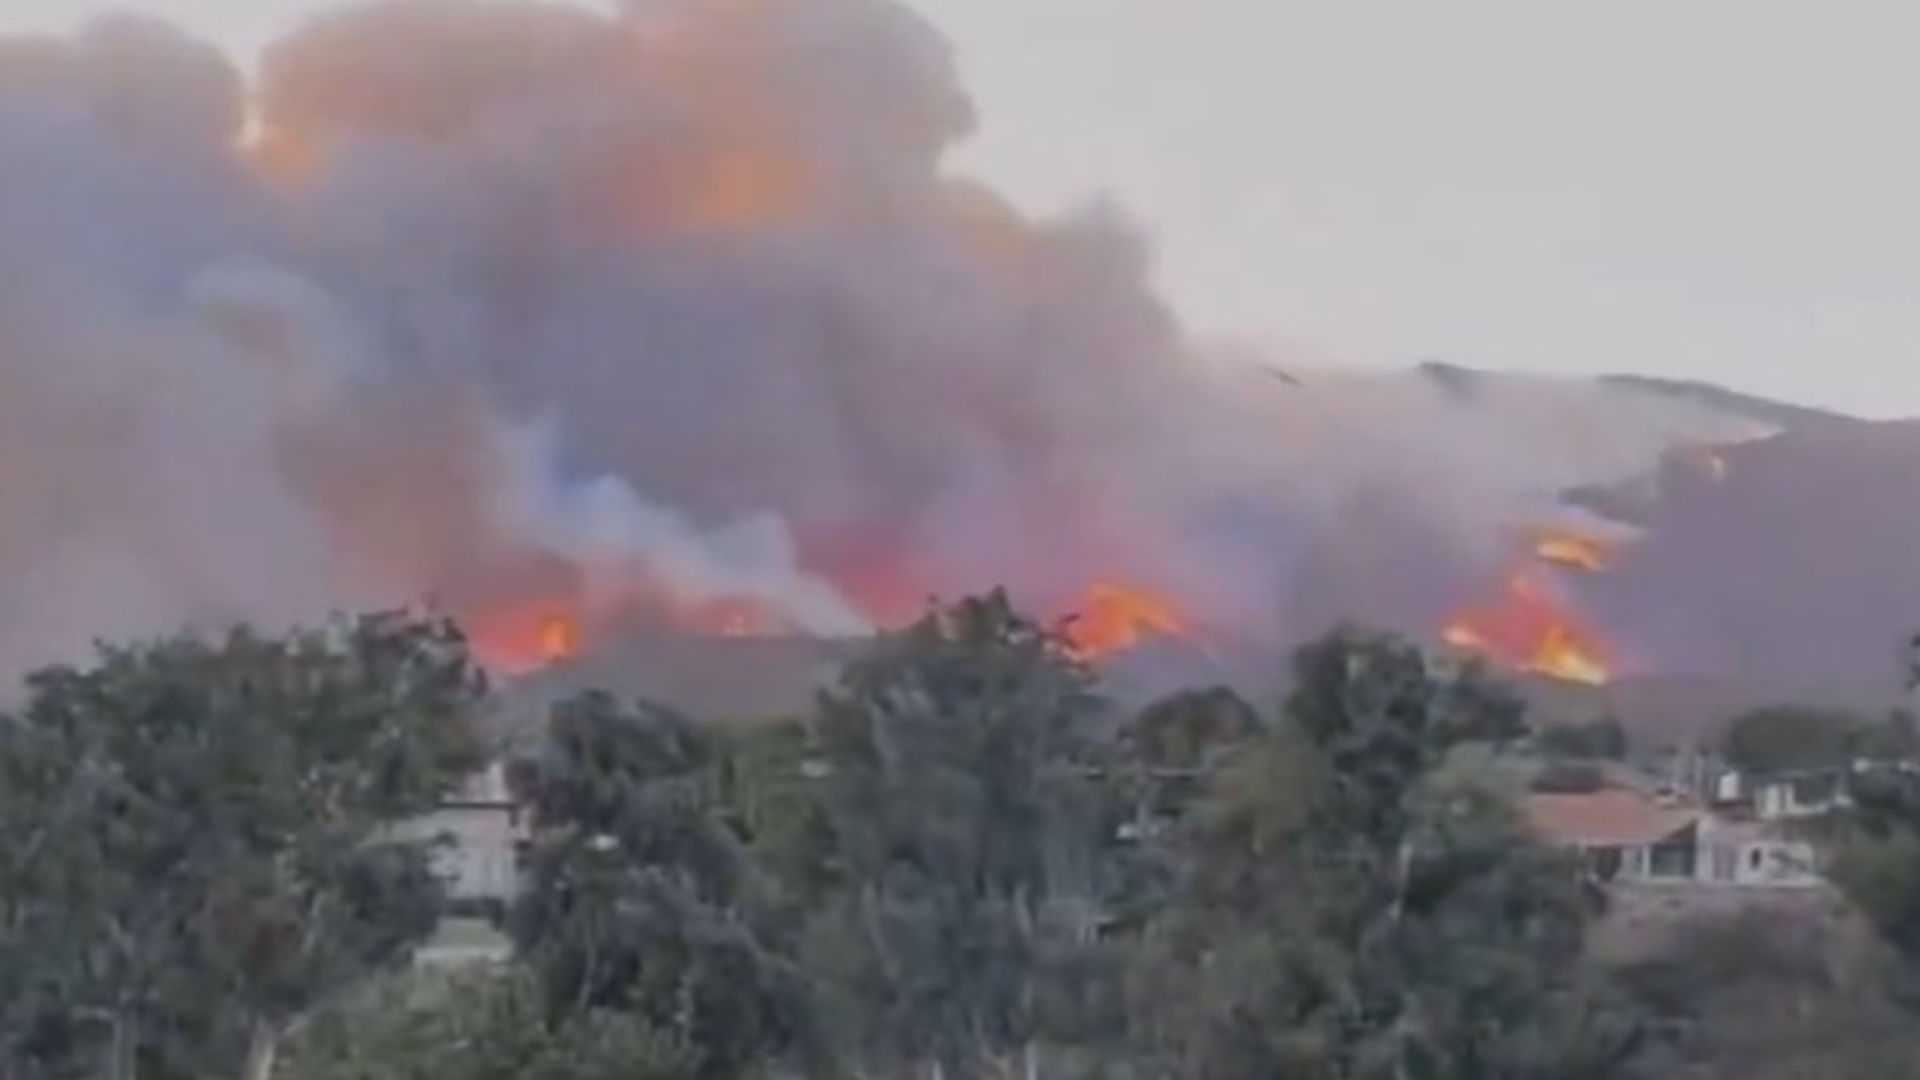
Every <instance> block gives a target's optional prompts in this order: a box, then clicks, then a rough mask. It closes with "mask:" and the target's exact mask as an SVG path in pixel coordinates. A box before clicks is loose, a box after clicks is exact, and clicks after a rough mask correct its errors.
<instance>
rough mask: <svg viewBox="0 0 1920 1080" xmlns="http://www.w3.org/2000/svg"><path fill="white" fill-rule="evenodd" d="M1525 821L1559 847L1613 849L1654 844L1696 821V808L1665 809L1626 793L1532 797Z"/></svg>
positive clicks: (1645, 797) (1644, 797)
mask: <svg viewBox="0 0 1920 1080" xmlns="http://www.w3.org/2000/svg"><path fill="white" fill-rule="evenodd" d="M1525 809H1526V817H1527V821H1528V823H1529V824H1530V825H1532V827H1533V830H1534V832H1536V833H1537V834H1539V836H1540V837H1541V838H1542V839H1544V840H1546V841H1548V842H1550V843H1555V844H1579V845H1584V846H1589V847H1613V846H1619V845H1626V844H1651V843H1654V842H1656V841H1659V840H1664V839H1666V838H1667V837H1669V836H1672V835H1673V834H1674V833H1676V832H1679V831H1680V830H1682V829H1684V828H1686V827H1687V826H1688V825H1691V824H1693V823H1694V822H1696V821H1698V820H1699V819H1700V817H1701V812H1700V810H1699V809H1698V808H1697V807H1692V806H1686V805H1667V804H1663V803H1662V802H1660V801H1659V800H1657V799H1654V798H1653V797H1651V796H1648V795H1645V794H1642V793H1640V792H1637V791H1630V790H1628V789H1626V788H1604V789H1602V790H1600V791H1595V792H1591V793H1587V794H1579V795H1549V794H1532V795H1529V796H1527V799H1526V806H1525Z"/></svg>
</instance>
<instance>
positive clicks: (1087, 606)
mask: <svg viewBox="0 0 1920 1080" xmlns="http://www.w3.org/2000/svg"><path fill="white" fill-rule="evenodd" d="M1191 631H1192V623H1191V621H1190V620H1189V619H1188V618H1187V616H1186V615H1185V614H1183V613H1182V612H1181V610H1180V608H1179V607H1178V606H1177V605H1176V604H1175V603H1174V602H1173V601H1172V600H1171V599H1170V598H1168V597H1166V596H1163V595H1161V594H1159V593H1156V592H1153V591H1151V590H1148V589H1145V588H1141V587H1139V586H1134V585H1125V584H1121V583H1118V582H1111V581H1103V582H1096V583H1095V584H1094V585H1092V586H1091V587H1090V588H1088V589H1087V593H1086V596H1085V597H1084V598H1083V599H1082V600H1081V602H1080V607H1079V610H1078V611H1077V612H1076V613H1075V614H1074V615H1073V616H1071V617H1070V618H1069V620H1068V622H1067V623H1066V631H1065V633H1066V638H1067V643H1068V645H1069V647H1070V648H1071V649H1072V650H1073V652H1074V654H1075V655H1076V656H1078V657H1079V658H1080V659H1082V660H1099V659H1101V658H1103V657H1107V656H1111V655H1113V654H1115V653H1119V652H1125V651H1126V650H1128V649H1131V648H1134V647H1136V646H1138V645H1140V644H1141V643H1142V642H1144V641H1146V640H1148V639H1150V638H1154V637H1184V636H1186V635H1187V634H1189V633H1191Z"/></svg>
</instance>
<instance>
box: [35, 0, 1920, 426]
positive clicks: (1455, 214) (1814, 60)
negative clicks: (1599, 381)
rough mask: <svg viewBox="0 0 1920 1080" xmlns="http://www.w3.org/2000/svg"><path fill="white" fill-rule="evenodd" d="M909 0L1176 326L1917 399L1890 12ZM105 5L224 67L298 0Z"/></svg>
mask: <svg viewBox="0 0 1920 1080" xmlns="http://www.w3.org/2000/svg"><path fill="white" fill-rule="evenodd" d="M800 2H803V0H800ZM910 2H912V3H913V4H914V6H916V7H919V8H920V9H921V10H923V11H924V12H926V13H927V14H928V15H929V16H930V17H931V18H932V19H933V20H934V21H935V22H936V23H938V24H939V25H940V26H941V27H943V28H944V29H945V30H946V31H947V33H948V34H949V35H950V36H951V37H952V38H953V40H954V41H955V43H956V44H957V46H958V48H959V51H960V59H961V64H962V67H963V69H964V71H965V73H966V76H967V81H968V84H969V86H970V88H971V89H972V90H973V92H974V95H975V98H976V100H977V101H978V103H979V105H980V111H981V116H982V121H983V123H982V130H981V133H980V135H979V137H978V138H977V139H976V140H975V142H974V143H972V144H971V145H969V146H968V147H967V148H966V149H965V151H964V153H963V155H962V160H963V162H964V163H965V164H966V166H967V167H968V168H969V169H971V170H972V171H975V172H978V173H982V174H984V175H986V176H987V177H989V178H990V179H992V180H994V181H995V182H996V183H998V184H999V185H1000V186H1001V187H1002V188H1003V189H1004V190H1007V191H1008V192H1010V193H1011V194H1012V195H1014V196H1015V198H1016V199H1018V200H1019V201H1020V202H1022V203H1023V204H1025V205H1027V206H1029V207H1032V208H1035V209H1041V210H1048V209H1055V208H1060V207H1065V206H1070V205H1073V204H1074V203H1076V202H1081V201H1084V200H1085V199H1087V198H1089V197H1092V196H1094V195H1098V194H1101V193H1108V194H1111V195H1113V196H1115V197H1117V199H1118V200H1119V201H1120V202H1121V203H1122V204H1123V205H1124V206H1126V207H1127V208H1128V209H1129V210H1130V211H1131V212H1132V213H1133V215H1134V216H1135V217H1136V218H1138V219H1139V220H1141V221H1142V222H1144V223H1146V224H1147V225H1148V226H1149V227H1150V228H1151V230H1152V233H1153V235H1154V236H1155V238H1156V243H1157V249H1158V251H1159V254H1160V268H1161V279H1162V281H1163V282H1164V284H1165V287H1166V289H1167V292H1168V293H1169V295H1171V296H1172V297H1173V299H1174V301H1175V303H1176V305H1177V306H1178V307H1179V309H1180V310H1181V311H1182V312H1183V313H1184V314H1185V315H1186V316H1187V318H1188V319H1189V321H1190V322H1191V323H1192V324H1193V325H1194V326H1195V327H1196V328H1198V329H1201V330H1203V331H1208V332H1221V333H1231V334H1235V335H1238V336H1242V337H1247V338H1251V339H1254V340H1263V341H1268V342H1276V343H1279V344H1281V345H1284V346H1286V347H1288V348H1290V349H1294V350H1299V351H1302V352H1304V353H1306V354H1307V355H1309V356H1310V357H1311V358H1312V360H1314V361H1317V362H1343V363H1361V364H1402V363H1407V362H1411V361H1415V360H1421V359H1432V358H1438V359H1446V360H1450V361H1454V362H1458V363H1463V364H1472V365H1481V366H1488V367H1500V368H1523V369H1532V370H1541V371H1555V372H1582V371H1596V370H1620V369H1630V370H1637V371H1647V372H1654V373H1659V374H1667V375H1673V376H1678V377H1687V378H1704V379H1712V380H1716V381H1721V382H1725V383H1728V384H1731V385H1734V386H1736V387H1739V388H1743V389H1749V390H1753V391H1755V392H1759V393H1766V394H1771V395H1775V396H1781V397H1787V398H1791V399H1795V400H1800V401H1806V402H1810V403H1818V404H1827V405H1834V406H1839V407H1843V408H1848V409H1852V410H1854V411H1858V412H1862V413H1866V414H1870V415H1894V414H1920V209H1916V200H1920V149H1916V145H1915V143H1914V141H1913V137H1912V133H1911V119H1910V117H1909V115H1908V113H1909V110H1910V105H1911V103H1912V102H1913V101H1915V100H1916V99H1920V66H1916V65H1914V64H1913V63H1912V62H1911V52H1912V42H1913V41H1914V40H1915V35H1916V33H1920V6H1916V5H1914V4H1912V3H1911V2H1909V0H1826V2H1824V3H1817V4H1816V3H1799V2H1793V0H1677V2H1676V0H1613V2H1612V3H1608V4H1592V3H1574V2H1571V0H1452V2H1450V3H1445V4H1434V3H1427V2H1421V0H1401V2H1396V3H1386V2H1379V0H1340V2H1326V0H1180V2H1178V3H1173V2H1169V0H910ZM126 6H129V5H127V4H125V3H122V4H106V3H98V2H96V0H0V26H7V27H13V28H19V27H31V28H39V29H47V28H62V27H64V26H67V25H70V24H72V23H74V22H75V21H77V20H79V19H81V18H83V17H85V16H86V15H87V14H90V13H91V12H95V11H98V10H101V9H103V8H109V7H126ZM132 6H136V7H139V8H142V9H144V10H147V11H151V12H154V13H159V14H165V15H168V16H170V17H172V18H174V19H175V20H177V21H179V22H182V23H184V24H186V25H189V26H191V27H193V28H195V29H197V30H199V31H200V32H202V33H205V34H207V35H209V36H212V37H214V38H216V39H218V40H220V41H222V42H224V43H226V44H228V45H229V47H230V48H232V49H233V50H234V51H235V52H236V53H239V54H243V55H244V54H246V53H248V52H249V51H251V50H252V49H254V48H256V47H257V46H258V44H259V43H260V42H261V41H263V40H265V39H266V38H268V37H270V36H271V35H272V34H274V33H276V32H278V31H279V30H280V29H281V28H284V27H285V26H288V25H290V24H292V23H293V22H295V21H297V20H298V19H299V17H300V16H301V15H302V14H303V13H305V12H310V11H312V10H315V9H317V8H320V7H323V6H326V0H136V3H135V4H133V5H132Z"/></svg>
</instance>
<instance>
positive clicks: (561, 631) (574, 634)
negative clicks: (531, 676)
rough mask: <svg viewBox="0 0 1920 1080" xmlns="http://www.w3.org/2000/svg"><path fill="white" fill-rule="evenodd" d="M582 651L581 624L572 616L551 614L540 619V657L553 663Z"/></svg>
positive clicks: (546, 661)
mask: <svg viewBox="0 0 1920 1080" xmlns="http://www.w3.org/2000/svg"><path fill="white" fill-rule="evenodd" d="M579 651H580V624H579V623H578V622H576V621H575V620H574V619H573V617H572V616H568V615H549V616H547V617H546V618H544V619H542V620H541V621H540V659H541V660H542V661H544V662H545V663H549V664H553V663H558V662H559V661H561V660H565V659H567V658H568V657H570V656H573V655H574V654H575V653H577V652H579Z"/></svg>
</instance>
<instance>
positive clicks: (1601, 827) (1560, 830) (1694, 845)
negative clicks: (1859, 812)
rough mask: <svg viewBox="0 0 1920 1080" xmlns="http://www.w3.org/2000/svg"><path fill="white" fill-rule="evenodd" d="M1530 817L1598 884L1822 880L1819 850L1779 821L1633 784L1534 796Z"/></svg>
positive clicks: (1528, 806)
mask: <svg viewBox="0 0 1920 1080" xmlns="http://www.w3.org/2000/svg"><path fill="white" fill-rule="evenodd" d="M1525 810H1526V817H1527V820H1528V822H1529V823H1530V824H1531V825H1532V827H1533V829H1534V832H1535V833H1536V834H1537V835H1539V836H1540V837H1541V838H1542V839H1543V840H1545V841H1546V842H1548V843H1550V844H1555V845H1557V846H1561V847H1565V848H1570V849H1573V850H1575V851H1578V852H1579V853H1580V854H1581V857H1582V863H1583V865H1584V868H1585V870H1586V872H1587V874H1588V875H1589V876H1590V877H1591V878H1592V879H1593V880H1595V881H1598V882H1608V883H1611V882H1620V883H1647V884H1667V885H1685V884H1705V885H1733V886H1743V887H1755V888H1763V887H1802V886H1812V885H1817V884H1819V882H1820V877H1819V873H1818V870H1817V865H1816V861H1815V852H1814V850H1813V847H1812V845H1810V844H1808V843H1806V842H1804V841H1800V840H1796V839H1793V838H1791V837H1788V836H1783V835H1781V834H1780V831H1779V827H1778V826H1777V825H1775V824H1773V823H1771V822H1766V821H1752V820H1744V819H1741V818H1736V817H1732V816H1727V815H1722V814H1715V813H1711V812H1709V811H1707V810H1705V809H1703V808H1701V807H1699V806H1697V805H1695V804H1692V803H1690V802H1685V801H1682V800H1678V799H1673V798H1663V797H1656V796H1652V795H1648V794H1646V793H1644V792H1640V791H1636V790H1633V789H1631V788H1625V787H1608V788H1602V789H1600V790H1598V791H1593V792H1586V793H1580V794H1533V795H1530V796H1528V797H1527V800H1526V806H1525Z"/></svg>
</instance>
